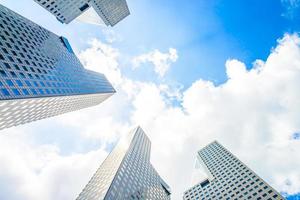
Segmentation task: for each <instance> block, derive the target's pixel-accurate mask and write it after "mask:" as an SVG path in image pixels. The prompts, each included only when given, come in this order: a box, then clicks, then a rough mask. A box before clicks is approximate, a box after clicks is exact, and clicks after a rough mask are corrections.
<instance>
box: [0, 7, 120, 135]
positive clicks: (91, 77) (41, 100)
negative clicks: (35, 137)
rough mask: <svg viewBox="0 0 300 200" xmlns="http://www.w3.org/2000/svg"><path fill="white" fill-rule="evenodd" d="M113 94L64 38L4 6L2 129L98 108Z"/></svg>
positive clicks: (0, 25) (0, 28)
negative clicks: (87, 68) (83, 109)
mask: <svg viewBox="0 0 300 200" xmlns="http://www.w3.org/2000/svg"><path fill="white" fill-rule="evenodd" d="M114 92H115V90H114V89H113V87H112V86H111V84H110V83H109V82H108V81H107V79H106V78H105V76H104V75H102V74H99V73H96V72H93V71H89V70H86V69H84V68H83V66H82V64H81V63H80V61H79V60H78V58H77V57H76V55H75V54H74V53H73V50H72V48H71V45H70V44H69V42H68V40H67V39H66V38H64V37H59V36H57V35H55V34H54V33H51V32H50V31H48V30H46V29H44V28H42V27H40V26H38V25H37V24H35V23H33V22H31V21H29V20H27V19H26V18H24V17H22V16H20V15H18V14H16V13H14V12H13V11H11V10H9V9H8V8H6V7H4V6H2V5H0V130H1V129H4V128H8V127H11V126H16V125H19V124H24V123H27V122H31V121H36V120H39V119H43V118H47V117H51V116H55V115H59V114H63V113H66V112H70V111H74V110H79V109H82V108H86V107H89V106H94V105H97V104H99V103H101V102H102V101H104V100H105V99H106V98H108V97H109V96H111V95H112V94H113V93H114Z"/></svg>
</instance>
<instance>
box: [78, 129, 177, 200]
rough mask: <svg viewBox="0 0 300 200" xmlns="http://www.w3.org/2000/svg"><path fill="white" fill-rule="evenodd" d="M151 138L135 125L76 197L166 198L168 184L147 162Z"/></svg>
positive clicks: (116, 199)
mask: <svg viewBox="0 0 300 200" xmlns="http://www.w3.org/2000/svg"><path fill="white" fill-rule="evenodd" d="M150 151H151V142H150V140H149V138H148V137H147V136H146V134H145V133H144V131H143V130H142V129H141V128H140V127H137V128H136V129H134V130H133V131H131V132H130V133H129V134H128V135H126V137H123V138H122V139H121V140H120V141H119V142H118V144H117V145H116V147H115V148H114V149H113V151H112V152H111V153H110V154H109V155H108V157H107V158H106V159H105V160H104V162H103V163H102V165H101V166H100V167H99V169H98V170H97V172H96V173H95V174H94V176H93V177H92V178H91V180H90V181H89V183H88V184H87V185H86V187H85V188H84V189H83V191H82V192H81V193H80V195H79V197H78V198H77V200H87V199H88V200H103V199H104V200H129V199H130V200H142V199H152V200H156V199H159V200H168V199H170V194H171V192H170V188H169V186H168V185H167V184H166V183H165V182H164V181H163V180H162V178H161V177H160V176H159V174H158V173H157V172H156V170H155V169H154V168H153V166H152V164H151V163H150Z"/></svg>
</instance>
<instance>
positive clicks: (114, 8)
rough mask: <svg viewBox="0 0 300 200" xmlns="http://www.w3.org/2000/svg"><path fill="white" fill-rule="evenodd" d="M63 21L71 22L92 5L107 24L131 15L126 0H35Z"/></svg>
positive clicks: (110, 24)
mask: <svg viewBox="0 0 300 200" xmlns="http://www.w3.org/2000/svg"><path fill="white" fill-rule="evenodd" d="M34 1H35V2H37V3H38V4H40V5H41V6H42V7H44V8H45V9H46V10H48V11H49V12H51V13H52V14H53V15H55V16H56V18H57V19H58V20H59V21H60V22H62V23H66V24H68V23H70V22H71V21H72V20H74V19H75V18H77V17H78V16H79V15H81V14H82V13H83V12H85V11H86V10H88V9H89V8H90V7H92V8H93V9H94V10H95V11H96V13H97V14H98V15H99V16H100V17H101V19H102V20H103V22H104V23H105V24H106V25H107V26H114V25H116V24H117V23H118V22H120V21H121V20H123V19H124V18H125V17H127V16H128V15H130V12H129V9H128V6H127V3H126V0H34Z"/></svg>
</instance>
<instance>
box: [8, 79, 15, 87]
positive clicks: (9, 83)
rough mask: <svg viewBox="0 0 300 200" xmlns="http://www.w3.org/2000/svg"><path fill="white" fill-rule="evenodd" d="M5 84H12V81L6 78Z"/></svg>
mask: <svg viewBox="0 0 300 200" xmlns="http://www.w3.org/2000/svg"><path fill="white" fill-rule="evenodd" d="M6 84H7V85H8V86H14V83H13V82H12V81H11V80H6Z"/></svg>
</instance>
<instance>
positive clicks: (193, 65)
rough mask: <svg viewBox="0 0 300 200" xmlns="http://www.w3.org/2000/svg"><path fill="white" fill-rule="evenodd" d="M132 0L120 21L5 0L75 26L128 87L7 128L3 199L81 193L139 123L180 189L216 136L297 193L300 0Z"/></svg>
mask: <svg viewBox="0 0 300 200" xmlns="http://www.w3.org/2000/svg"><path fill="white" fill-rule="evenodd" d="M127 1H128V5H129V8H130V11H131V15H130V16H129V17H127V18H126V19H125V20H123V21H122V22H120V23H119V24H118V25H116V26H115V27H113V28H110V27H105V26H104V25H95V23H97V22H98V19H95V18H93V17H91V16H83V17H82V18H81V19H80V20H75V21H73V22H72V23H70V24H68V25H65V24H60V23H59V22H58V21H57V20H56V19H55V17H53V16H52V15H51V14H50V13H48V12H47V11H45V10H44V9H43V8H42V7H40V6H39V5H38V4H36V3H35V2H34V1H33V0H18V2H17V3H16V1H13V0H0V3H1V4H3V5H4V6H6V7H8V8H10V9H12V10H14V11H15V12H17V13H19V14H21V15H23V16H25V17H26V18H29V19H30V20H32V21H34V22H35V23H37V24H39V25H41V26H43V27H45V28H47V29H48V30H50V31H52V32H54V33H56V34H57V35H63V36H65V37H66V38H68V40H69V42H70V44H71V45H72V47H73V49H74V51H75V53H76V55H77V56H78V57H79V59H80V60H81V62H82V64H83V65H84V66H85V67H86V68H88V69H91V70H95V71H98V72H101V73H104V74H105V75H106V76H107V78H108V79H109V80H110V82H111V83H112V84H113V86H114V87H115V88H116V90H117V93H116V94H114V95H113V96H112V97H110V98H109V99H108V100H106V101H105V102H103V103H102V104H100V105H98V106H95V107H91V108H87V109H84V110H80V111H76V112H72V113H67V114H64V115H61V116H57V117H53V118H50V119H45V120H41V121H38V122H33V123H30V124H26V125H22V126H18V127H14V128H10V129H6V130H2V131H1V133H0V191H1V192H0V199H10V200H19V199H22V200H27V199H30V200H40V199H44V200H48V199H49V200H50V199H57V200H67V199H75V198H76V196H77V195H78V194H79V193H80V192H81V190H82V189H83V187H84V186H85V185H86V184H87V182H88V180H89V179H90V177H91V176H92V175H93V173H94V172H95V171H96V169H97V168H98V167H99V166H100V164H101V162H102V161H103V160H104V159H105V157H106V156H107V155H108V153H109V152H110V151H111V150H112V148H113V147H114V145H115V144H116V142H117V141H118V139H119V138H120V137H121V136H123V135H125V134H127V133H128V132H129V130H131V128H132V127H135V126H137V125H140V126H141V127H142V128H143V129H144V131H145V132H146V134H147V135H148V136H149V138H150V140H151V142H152V150H151V162H152V163H153V165H154V167H155V168H156V169H157V171H158V172H159V174H160V175H161V176H162V178H163V179H164V180H165V181H166V182H167V183H168V184H169V185H170V187H171V189H172V199H174V200H179V199H182V194H183V192H184V191H185V190H186V189H187V188H189V187H191V186H192V182H194V181H195V177H193V174H194V170H195V169H194V168H195V160H196V153H197V151H198V150H199V149H201V147H203V146H205V145H206V144H208V143H210V142H211V141H213V140H218V141H219V142H220V143H221V144H223V145H224V146H225V147H226V148H227V149H229V150H230V151H231V152H232V153H234V154H235V155H236V156H237V157H238V158H240V159H241V160H242V161H243V162H244V163H245V164H246V165H248V166H249V167H250V168H251V169H253V170H254V171H255V172H256V173H257V174H258V175H259V176H261V177H262V178H263V179H264V180H266V181H267V182H268V183H269V184H270V185H271V186H273V187H274V188H275V189H277V190H278V191H280V192H281V193H283V194H285V195H286V196H288V195H291V198H296V196H297V194H299V193H300V171H299V168H300V159H299V151H300V120H299V119H300V106H299V98H300V90H299V88H298V86H299V85H300V78H299V77H300V36H299V34H298V32H299V30H300V23H299V22H300V1H299V0H264V1H261V0H252V1H239V0H226V1H225V0H214V1H205V0H190V1H189V2H188V3H187V2H183V1H177V0H172V1H171V0H165V1H159V0H151V1H150V0H127ZM88 21H89V22H90V21H92V22H93V24H91V23H86V22H88ZM170 169H172V170H170ZM196 181H197V180H196ZM16 188H17V190H16Z"/></svg>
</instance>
